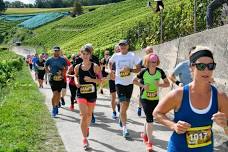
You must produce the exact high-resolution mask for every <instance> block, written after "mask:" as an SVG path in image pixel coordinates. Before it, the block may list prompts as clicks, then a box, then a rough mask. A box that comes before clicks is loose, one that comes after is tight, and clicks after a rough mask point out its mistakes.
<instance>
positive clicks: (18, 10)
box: [5, 5, 102, 14]
mask: <svg viewBox="0 0 228 152" xmlns="http://www.w3.org/2000/svg"><path fill="white" fill-rule="evenodd" d="M101 6H102V5H96V6H83V9H84V12H88V11H89V9H91V8H94V9H96V8H98V7H101ZM68 11H72V7H69V8H8V9H7V10H6V12H5V14H33V13H47V12H68Z"/></svg>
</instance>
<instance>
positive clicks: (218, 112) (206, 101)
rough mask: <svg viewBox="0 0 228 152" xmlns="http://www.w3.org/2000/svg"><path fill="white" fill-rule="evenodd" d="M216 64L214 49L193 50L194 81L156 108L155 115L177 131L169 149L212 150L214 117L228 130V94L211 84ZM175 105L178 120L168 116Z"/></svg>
mask: <svg viewBox="0 0 228 152" xmlns="http://www.w3.org/2000/svg"><path fill="white" fill-rule="evenodd" d="M215 67H216V63H215V62H214V58H213V54H212V52H211V51H210V50H209V49H208V48H207V47H202V46H197V47H196V49H195V50H193V51H192V53H191V54H190V68H191V70H192V74H193V81H192V82H191V83H190V84H188V85H185V86H184V87H180V88H178V89H175V90H173V91H172V92H170V93H168V94H167V96H166V97H165V98H164V99H162V101H161V102H159V104H158V106H157V107H156V108H155V110H154V113H153V115H154V117H155V118H156V119H157V120H158V121H159V122H160V123H162V124H164V125H165V126H167V127H168V128H170V129H172V130H173V131H174V132H173V134H172V136H171V138H170V140H169V144H168V151H169V152H182V151H183V152H185V151H189V152H204V151H205V152H212V151H213V143H214V140H213V133H212V124H213V121H214V122H216V123H217V124H218V125H219V126H221V127H223V128H224V131H225V132H226V134H228V127H227V119H228V111H227V109H228V102H227V101H228V97H227V96H226V95H225V93H223V92H218V91H217V89H216V88H215V87H214V86H212V85H211V84H210V80H211V78H212V74H213V71H214V69H215ZM172 109H174V110H175V113H174V120H170V119H169V118H168V117H167V116H166V113H168V112H169V111H170V110H172Z"/></svg>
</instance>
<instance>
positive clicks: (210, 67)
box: [192, 63, 216, 71]
mask: <svg viewBox="0 0 228 152" xmlns="http://www.w3.org/2000/svg"><path fill="white" fill-rule="evenodd" d="M192 66H196V68H197V70H199V71H203V70H205V69H206V67H207V69H208V70H210V71H212V70H214V69H215V67H216V63H208V64H205V63H193V64H192Z"/></svg>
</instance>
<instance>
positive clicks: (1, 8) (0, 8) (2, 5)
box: [0, 0, 6, 13]
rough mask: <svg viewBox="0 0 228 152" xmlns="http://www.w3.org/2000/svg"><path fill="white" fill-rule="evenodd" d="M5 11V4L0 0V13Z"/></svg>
mask: <svg viewBox="0 0 228 152" xmlns="http://www.w3.org/2000/svg"><path fill="white" fill-rule="evenodd" d="M5 11H6V5H5V3H4V2H3V0H0V13H3V12H5Z"/></svg>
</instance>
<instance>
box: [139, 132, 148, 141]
mask: <svg viewBox="0 0 228 152" xmlns="http://www.w3.org/2000/svg"><path fill="white" fill-rule="evenodd" d="M140 137H141V138H142V139H143V142H144V143H145V144H146V143H147V142H148V137H147V135H145V134H144V133H143V132H142V133H141V134H140Z"/></svg>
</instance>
